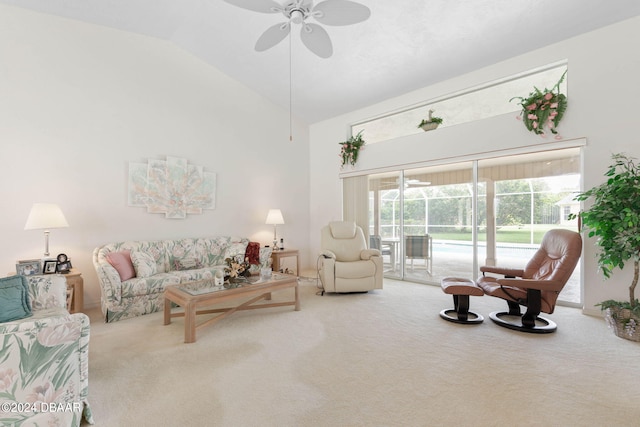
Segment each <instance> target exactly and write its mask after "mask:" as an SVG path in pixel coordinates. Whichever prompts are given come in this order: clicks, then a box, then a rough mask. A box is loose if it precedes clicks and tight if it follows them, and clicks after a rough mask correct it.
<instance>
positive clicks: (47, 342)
mask: <svg viewBox="0 0 640 427" xmlns="http://www.w3.org/2000/svg"><path fill="white" fill-rule="evenodd" d="M26 282H27V288H28V299H29V300H28V303H29V306H30V308H31V313H32V314H31V316H30V317H26V318H23V319H19V320H12V321H8V322H5V323H0V340H2V349H1V350H0V405H2V410H1V411H0V425H2V426H15V427H20V426H54V425H55V426H79V425H80V422H81V419H82V416H83V415H84V418H85V419H86V421H87V422H88V423H90V424H93V417H92V415H91V409H90V407H89V402H88V401H87V394H88V389H89V374H88V370H89V317H87V315H86V314H83V313H74V314H69V312H68V311H67V309H66V291H67V282H66V280H65V278H64V276H62V275H56V274H51V275H44V276H43V275H40V276H27V281H26Z"/></svg>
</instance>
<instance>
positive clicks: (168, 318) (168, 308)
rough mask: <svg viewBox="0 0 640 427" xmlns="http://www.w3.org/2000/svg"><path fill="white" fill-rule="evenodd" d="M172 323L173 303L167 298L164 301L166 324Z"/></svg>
mask: <svg viewBox="0 0 640 427" xmlns="http://www.w3.org/2000/svg"><path fill="white" fill-rule="evenodd" d="M169 323H171V301H169V300H168V299H167V298H165V299H164V324H165V325H168V324H169Z"/></svg>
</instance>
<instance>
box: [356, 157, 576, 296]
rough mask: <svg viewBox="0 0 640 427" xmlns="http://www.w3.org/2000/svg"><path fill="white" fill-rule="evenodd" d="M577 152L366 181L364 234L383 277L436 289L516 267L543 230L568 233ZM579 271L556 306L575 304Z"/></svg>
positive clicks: (463, 164)
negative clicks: (445, 281)
mask: <svg viewBox="0 0 640 427" xmlns="http://www.w3.org/2000/svg"><path fill="white" fill-rule="evenodd" d="M579 154H580V149H579V148H570V149H563V150H554V151H547V152H540V153H530V154H522V155H513V156H502V157H495V158H488V159H483V160H477V161H468V162H459V163H449V164H444V165H437V166H429V167H423V168H415V169H405V170H400V171H395V172H387V173H382V174H375V175H369V234H370V236H371V240H370V242H371V245H372V247H377V248H379V249H380V250H381V251H382V254H383V259H384V266H385V277H389V278H396V279H402V280H409V281H413V282H420V283H430V284H439V283H440V280H441V279H442V278H443V277H446V276H458V277H465V278H476V277H477V276H478V275H479V266H481V265H501V266H508V267H518V268H523V267H524V265H525V264H526V262H527V261H528V260H529V259H530V258H531V256H532V254H533V253H534V252H535V250H536V249H537V248H538V247H539V245H540V241H541V239H542V236H543V235H544V233H545V232H546V231H547V230H549V229H551V228H559V227H560V228H571V229H574V230H577V224H575V222H572V221H568V220H567V217H568V214H569V213H572V212H573V213H575V212H577V210H578V209H579V204H578V203H577V202H574V201H573V200H572V199H573V196H574V195H575V194H576V193H577V192H579V182H580V170H579V165H580V162H579ZM579 270H580V269H579V267H578V268H576V270H575V272H574V275H573V277H572V280H571V283H570V284H569V285H567V286H566V287H565V290H564V291H563V292H562V294H561V295H560V300H563V301H565V302H570V303H576V304H578V303H580V302H581V293H580V278H579Z"/></svg>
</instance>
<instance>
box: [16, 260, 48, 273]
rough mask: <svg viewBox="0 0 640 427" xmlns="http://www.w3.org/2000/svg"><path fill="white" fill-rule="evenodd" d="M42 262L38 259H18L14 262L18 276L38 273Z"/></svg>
mask: <svg viewBox="0 0 640 427" xmlns="http://www.w3.org/2000/svg"><path fill="white" fill-rule="evenodd" d="M41 268H42V264H41V263H40V260H39V259H25V260H19V261H18V262H17V263H16V273H17V274H18V275H20V276H30V275H32V274H40V271H41V270H40V269H41Z"/></svg>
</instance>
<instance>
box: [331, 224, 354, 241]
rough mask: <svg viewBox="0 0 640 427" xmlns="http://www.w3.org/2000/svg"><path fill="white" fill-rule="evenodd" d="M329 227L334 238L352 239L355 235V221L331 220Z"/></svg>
mask: <svg viewBox="0 0 640 427" xmlns="http://www.w3.org/2000/svg"><path fill="white" fill-rule="evenodd" d="M329 229H330V230H331V235H332V236H333V238H334V239H353V238H354V237H355V235H356V223H355V222H349V221H333V222H330V223H329Z"/></svg>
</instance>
